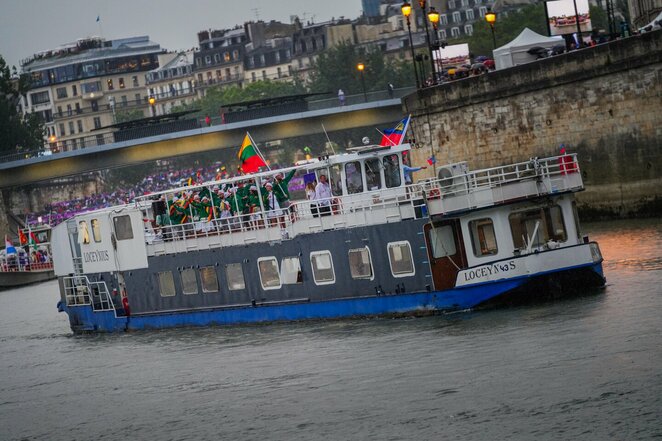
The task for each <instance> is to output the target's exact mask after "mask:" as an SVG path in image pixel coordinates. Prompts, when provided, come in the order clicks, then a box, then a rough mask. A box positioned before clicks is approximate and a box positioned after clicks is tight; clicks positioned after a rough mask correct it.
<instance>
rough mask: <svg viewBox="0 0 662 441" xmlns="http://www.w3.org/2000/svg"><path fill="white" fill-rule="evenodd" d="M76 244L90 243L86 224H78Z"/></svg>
mask: <svg viewBox="0 0 662 441" xmlns="http://www.w3.org/2000/svg"><path fill="white" fill-rule="evenodd" d="M78 243H79V244H85V245H87V244H88V243H90V232H89V231H88V229H87V222H85V221H84V220H83V221H80V222H78Z"/></svg>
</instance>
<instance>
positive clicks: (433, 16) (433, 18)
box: [428, 6, 444, 79]
mask: <svg viewBox="0 0 662 441" xmlns="http://www.w3.org/2000/svg"><path fill="white" fill-rule="evenodd" d="M428 19H429V20H430V23H432V29H434V49H435V51H438V50H439V31H438V30H437V26H438V25H439V13H438V12H437V10H436V9H435V8H434V6H431V7H430V11H429V12H428ZM433 59H434V57H433ZM437 67H438V68H439V75H440V76H441V75H443V73H444V65H443V62H442V61H441V52H440V53H439V58H438V59H437ZM440 79H441V78H440Z"/></svg>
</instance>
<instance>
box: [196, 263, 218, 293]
mask: <svg viewBox="0 0 662 441" xmlns="http://www.w3.org/2000/svg"><path fill="white" fill-rule="evenodd" d="M200 281H201V282H202V292H218V277H217V276H216V270H215V269H214V267H213V266H206V267H204V268H200Z"/></svg>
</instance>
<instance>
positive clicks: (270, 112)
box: [0, 87, 415, 163]
mask: <svg viewBox="0 0 662 441" xmlns="http://www.w3.org/2000/svg"><path fill="white" fill-rule="evenodd" d="M413 90H415V89H414V88H413V87H405V88H401V89H395V90H393V91H392V92H388V91H386V90H384V91H378V92H367V93H366V94H365V96H364V94H363V93H360V94H355V95H346V96H345V98H344V100H343V101H342V102H341V100H340V98H339V97H338V96H333V97H331V98H326V99H321V100H314V101H308V102H307V106H306V107H307V109H306V110H308V111H312V110H324V109H331V108H335V107H339V108H343V107H347V106H351V105H355V104H362V103H369V102H375V101H382V100H388V99H398V98H402V97H403V96H405V95H407V94H409V93H411V92H412V91H413ZM301 112H302V109H301V108H295V107H288V106H274V107H273V108H256V109H248V110H243V111H240V112H233V113H229V114H228V115H227V116H223V115H219V116H214V117H212V118H211V124H210V125H212V126H216V125H222V124H226V123H229V122H235V121H229V119H230V118H229V116H230V115H236V116H240V118H239V119H238V121H249V120H252V119H257V118H268V117H273V116H280V115H288V114H294V113H301ZM239 114H241V115H239ZM206 125H207V123H206V121H205V118H200V119H198V126H199V127H204V126H206ZM141 129H142V130H141ZM132 130H133V131H134V132H133V133H132V136H131V137H132V139H141V138H146V137H149V136H158V135H163V134H166V133H172V132H173V129H172V128H171V127H166V124H164V125H148V126H145V127H144V128H136V129H132ZM182 130H184V129H182ZM114 133H117V132H114ZM114 133H105V134H98V135H92V136H86V137H83V138H78V139H73V140H67V141H56V142H52V143H49V146H50V147H49V148H41V149H35V150H26V151H21V152H17V153H12V154H9V155H4V156H0V163H4V162H12V161H22V160H27V159H31V158H38V157H52V156H56V155H58V154H60V153H62V152H67V151H74V150H82V149H85V148H89V147H97V146H101V145H109V144H113V143H114V142H115V140H116V135H115V134H114Z"/></svg>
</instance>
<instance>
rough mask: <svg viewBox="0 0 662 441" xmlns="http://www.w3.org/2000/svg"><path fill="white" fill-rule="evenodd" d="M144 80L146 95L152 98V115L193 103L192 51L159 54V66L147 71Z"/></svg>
mask: <svg viewBox="0 0 662 441" xmlns="http://www.w3.org/2000/svg"><path fill="white" fill-rule="evenodd" d="M145 80H146V86H147V96H148V97H152V98H154V104H152V105H151V109H150V113H151V115H152V116H159V115H165V114H168V113H170V112H171V110H172V109H173V107H177V106H183V105H187V104H191V103H193V101H195V99H196V92H195V77H194V75H193V51H188V52H179V53H168V54H162V55H159V67H158V68H156V69H154V70H152V71H150V72H149V73H147V75H146V76H145ZM148 99H149V98H148Z"/></svg>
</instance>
